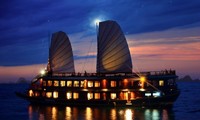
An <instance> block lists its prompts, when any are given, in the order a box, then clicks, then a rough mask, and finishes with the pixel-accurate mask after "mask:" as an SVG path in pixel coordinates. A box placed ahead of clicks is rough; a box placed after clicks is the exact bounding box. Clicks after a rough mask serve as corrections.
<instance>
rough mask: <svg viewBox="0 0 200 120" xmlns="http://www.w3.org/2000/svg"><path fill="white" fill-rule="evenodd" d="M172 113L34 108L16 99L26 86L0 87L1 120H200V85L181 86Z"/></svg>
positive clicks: (103, 108)
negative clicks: (16, 92) (16, 94)
mask: <svg viewBox="0 0 200 120" xmlns="http://www.w3.org/2000/svg"><path fill="white" fill-rule="evenodd" d="M178 85H179V88H180V89H181V95H180V96H179V98H178V100H177V101H176V102H175V104H174V106H173V108H172V109H148V108H119V107H117V108H116V107H107V108H106V107H56V106H33V105H29V103H28V102H27V101H25V100H22V99H20V98H18V97H16V96H15V94H14V91H19V90H23V89H24V88H26V87H27V86H28V85H20V84H0V120H12V119H13V120H49V119H52V120H85V119H86V120H94V119H95V120H107V119H109V120H116V119H117V120H123V119H125V120H132V119H133V120H192V119H193V120H196V119H200V83H190V82H180V83H178Z"/></svg>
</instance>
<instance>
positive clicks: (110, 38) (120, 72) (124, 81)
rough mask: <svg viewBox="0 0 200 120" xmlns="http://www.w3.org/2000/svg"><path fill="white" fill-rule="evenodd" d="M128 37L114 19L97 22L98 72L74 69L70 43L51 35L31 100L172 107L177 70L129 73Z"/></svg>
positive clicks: (25, 94) (27, 96) (26, 94)
mask: <svg viewBox="0 0 200 120" xmlns="http://www.w3.org/2000/svg"><path fill="white" fill-rule="evenodd" d="M132 69H133V66H132V60H131V55H130V51H129V47H128V44H127V41H126V38H125V36H124V34H123V32H122V30H121V28H120V26H119V25H118V23H117V22H115V21H111V20H108V21H103V22H100V23H99V26H98V34H97V66H96V73H87V72H84V73H76V72H75V68H74V58H73V52H72V47H71V43H70V41H69V38H68V36H67V35H66V34H65V33H64V32H61V31H60V32H56V33H54V34H53V35H52V38H51V44H50V48H49V59H48V64H47V69H46V71H45V72H43V73H41V74H40V75H37V76H36V77H35V78H34V79H33V80H32V82H31V85H30V87H29V88H28V89H27V91H25V92H23V93H22V92H16V95H18V96H19V97H22V98H24V99H26V100H28V101H30V103H32V104H42V105H64V106H138V107H143V106H144V107H145V106H147V107H148V106H150V107H151V106H155V107H160V106H171V105H173V103H174V102H175V101H176V99H177V98H178V96H179V94H180V91H179V89H178V88H177V84H176V79H177V78H178V76H177V75H176V72H175V70H163V71H147V72H133V70H132Z"/></svg>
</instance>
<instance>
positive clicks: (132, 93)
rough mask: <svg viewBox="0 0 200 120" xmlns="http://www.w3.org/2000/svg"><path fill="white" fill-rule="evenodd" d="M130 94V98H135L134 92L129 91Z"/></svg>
mask: <svg viewBox="0 0 200 120" xmlns="http://www.w3.org/2000/svg"><path fill="white" fill-rule="evenodd" d="M130 95H131V97H130V99H131V100H133V99H135V93H134V92H130Z"/></svg>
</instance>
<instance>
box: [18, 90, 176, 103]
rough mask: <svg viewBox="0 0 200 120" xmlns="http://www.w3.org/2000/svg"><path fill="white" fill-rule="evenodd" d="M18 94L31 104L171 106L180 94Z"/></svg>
mask: <svg viewBox="0 0 200 120" xmlns="http://www.w3.org/2000/svg"><path fill="white" fill-rule="evenodd" d="M16 95H17V96H19V97H21V98H23V99H26V100H27V101H29V102H30V103H31V104H37V105H58V106H121V107H123V106H130V107H131V106H133V107H171V106H172V105H173V103H174V102H175V101H176V99H177V98H178V96H179V95H180V91H177V92H175V93H173V94H170V95H165V96H162V97H150V98H148V97H145V98H137V99H134V100H130V101H127V100H66V99H48V98H43V97H29V96H27V95H26V94H24V93H20V92H16Z"/></svg>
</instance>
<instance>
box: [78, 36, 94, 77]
mask: <svg viewBox="0 0 200 120" xmlns="http://www.w3.org/2000/svg"><path fill="white" fill-rule="evenodd" d="M93 41H94V39H92V40H91V42H90V46H89V48H88V51H87V54H86V58H85V60H84V62H83V67H82V70H81V73H83V72H84V70H85V64H86V63H87V60H88V56H89V52H90V50H91V47H92V43H93Z"/></svg>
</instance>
